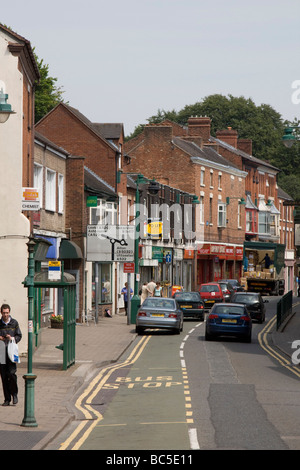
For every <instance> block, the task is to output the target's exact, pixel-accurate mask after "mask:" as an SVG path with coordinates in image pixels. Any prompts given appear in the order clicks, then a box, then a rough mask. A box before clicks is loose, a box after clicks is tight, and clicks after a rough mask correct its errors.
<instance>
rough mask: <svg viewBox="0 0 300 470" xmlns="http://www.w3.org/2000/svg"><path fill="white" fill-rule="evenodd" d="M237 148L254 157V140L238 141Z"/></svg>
mask: <svg viewBox="0 0 300 470" xmlns="http://www.w3.org/2000/svg"><path fill="white" fill-rule="evenodd" d="M237 146H238V149H239V150H242V152H245V153H248V155H252V140H251V139H238V142H237Z"/></svg>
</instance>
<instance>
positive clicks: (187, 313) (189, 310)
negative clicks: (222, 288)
mask: <svg viewBox="0 0 300 470" xmlns="http://www.w3.org/2000/svg"><path fill="white" fill-rule="evenodd" d="M174 298H175V300H176V301H177V303H178V305H179V307H180V308H181V310H182V312H183V318H189V317H193V318H199V319H200V320H204V302H203V300H202V299H201V296H200V294H199V292H176V293H175V294H174Z"/></svg>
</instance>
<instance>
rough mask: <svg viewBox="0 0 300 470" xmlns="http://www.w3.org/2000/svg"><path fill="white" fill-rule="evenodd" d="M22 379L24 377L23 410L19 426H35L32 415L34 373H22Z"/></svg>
mask: <svg viewBox="0 0 300 470" xmlns="http://www.w3.org/2000/svg"><path fill="white" fill-rule="evenodd" d="M23 379H25V412H24V418H23V421H22V424H21V426H25V427H37V422H36V420H35V417H34V381H35V379H36V375H34V374H26V375H23Z"/></svg>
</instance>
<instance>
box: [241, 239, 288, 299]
mask: <svg viewBox="0 0 300 470" xmlns="http://www.w3.org/2000/svg"><path fill="white" fill-rule="evenodd" d="M284 253H285V245H284V244H280V243H272V242H255V241H252V242H251V241H245V242H244V263H243V264H244V274H243V278H242V282H241V283H242V284H243V286H244V288H245V290H247V291H249V292H260V293H261V294H262V295H268V294H269V295H283V294H284ZM266 254H268V256H269V258H270V261H269V263H267V266H266V261H265V256H266Z"/></svg>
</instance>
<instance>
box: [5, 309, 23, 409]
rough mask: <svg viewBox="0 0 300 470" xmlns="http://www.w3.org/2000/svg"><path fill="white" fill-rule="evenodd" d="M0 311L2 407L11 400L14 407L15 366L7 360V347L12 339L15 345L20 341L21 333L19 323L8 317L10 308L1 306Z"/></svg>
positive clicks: (16, 399) (16, 394)
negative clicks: (3, 353)
mask: <svg viewBox="0 0 300 470" xmlns="http://www.w3.org/2000/svg"><path fill="white" fill-rule="evenodd" d="M0 311H1V320H0V341H3V342H4V345H5V355H4V357H1V364H0V373H1V379H2V387H3V394H4V403H3V404H2V406H8V405H9V404H10V402H11V399H12V400H13V404H14V405H16V404H17V403H18V384H17V374H16V372H17V364H16V363H14V362H12V361H11V360H10V359H9V357H8V354H7V346H8V343H9V341H10V340H11V339H12V338H14V339H15V342H16V343H18V342H19V341H21V338H22V333H21V330H20V327H19V323H18V322H17V320H15V319H14V318H12V317H11V315H10V306H9V305H8V304H2V305H1V310H0Z"/></svg>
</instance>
